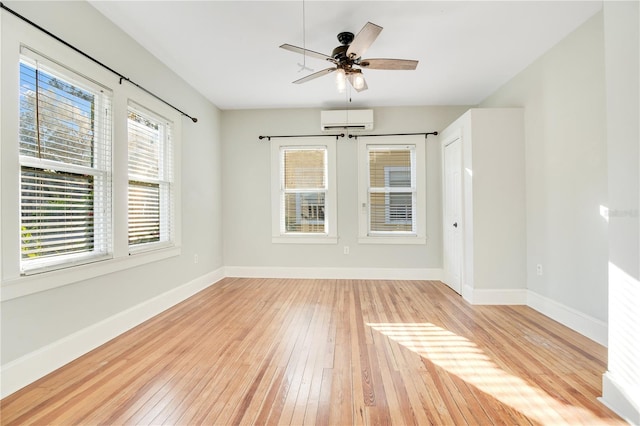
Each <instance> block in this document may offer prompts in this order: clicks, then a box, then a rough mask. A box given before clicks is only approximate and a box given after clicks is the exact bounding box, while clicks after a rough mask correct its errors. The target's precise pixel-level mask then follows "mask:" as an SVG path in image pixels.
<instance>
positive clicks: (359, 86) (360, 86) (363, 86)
mask: <svg viewBox="0 0 640 426" xmlns="http://www.w3.org/2000/svg"><path fill="white" fill-rule="evenodd" d="M356 79H360V81H359V82H358V81H356ZM347 80H349V83H351V86H353V88H354V89H356V92H362V91H364V90H367V89H368V88H369V87H368V86H367V82H366V80H365V79H364V76H363V75H362V73H353V74H347Z"/></svg>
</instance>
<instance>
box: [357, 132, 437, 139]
mask: <svg viewBox="0 0 640 426" xmlns="http://www.w3.org/2000/svg"><path fill="white" fill-rule="evenodd" d="M415 135H424V138H425V139H426V138H427V137H428V136H429V135H433V136H438V132H419V133H379V134H377V135H349V139H351V138H354V139H358V137H363V138H373V137H378V136H415Z"/></svg>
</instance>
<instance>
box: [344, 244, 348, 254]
mask: <svg viewBox="0 0 640 426" xmlns="http://www.w3.org/2000/svg"><path fill="white" fill-rule="evenodd" d="M343 252H344V254H349V246H344V249H343Z"/></svg>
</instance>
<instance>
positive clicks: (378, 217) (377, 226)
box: [367, 145, 416, 234]
mask: <svg viewBox="0 0 640 426" xmlns="http://www.w3.org/2000/svg"><path fill="white" fill-rule="evenodd" d="M367 160H368V178H369V179H368V180H369V185H368V217H369V233H370V234H384V233H396V234H400V233H409V234H415V232H416V212H415V210H416V167H415V146H413V145H408V146H381V145H368V146H367Z"/></svg>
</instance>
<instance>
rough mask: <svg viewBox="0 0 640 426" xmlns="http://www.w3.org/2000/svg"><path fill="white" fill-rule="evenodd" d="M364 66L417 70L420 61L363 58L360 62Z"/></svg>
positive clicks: (373, 68)
mask: <svg viewBox="0 0 640 426" xmlns="http://www.w3.org/2000/svg"><path fill="white" fill-rule="evenodd" d="M359 65H360V66H361V67H362V68H369V69H372V70H415V69H416V67H417V66H418V61H414V60H411V59H386V58H384V59H383V58H379V59H363V60H361V61H360V64H359Z"/></svg>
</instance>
